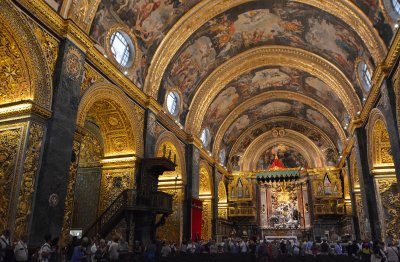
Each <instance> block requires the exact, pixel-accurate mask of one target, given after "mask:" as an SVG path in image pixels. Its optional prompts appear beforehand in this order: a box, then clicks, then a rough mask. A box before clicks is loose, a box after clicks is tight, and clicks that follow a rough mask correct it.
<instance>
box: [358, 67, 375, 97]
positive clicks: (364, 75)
mask: <svg viewBox="0 0 400 262" xmlns="http://www.w3.org/2000/svg"><path fill="white" fill-rule="evenodd" d="M358 71H359V75H360V78H361V79H360V80H361V83H362V84H363V86H364V89H365V90H366V91H367V92H368V91H369V90H370V89H371V85H372V75H371V72H370V69H369V68H368V65H367V64H366V63H364V62H361V63H360V64H359V66H358Z"/></svg>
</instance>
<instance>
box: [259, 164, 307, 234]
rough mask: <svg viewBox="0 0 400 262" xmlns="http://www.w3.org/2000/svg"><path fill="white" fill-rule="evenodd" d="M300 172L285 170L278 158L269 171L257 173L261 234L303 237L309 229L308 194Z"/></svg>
mask: <svg viewBox="0 0 400 262" xmlns="http://www.w3.org/2000/svg"><path fill="white" fill-rule="evenodd" d="M300 171H301V170H300V169H299V168H286V167H285V166H284V165H283V163H282V162H280V160H279V159H278V158H277V157H276V158H275V160H274V161H273V163H272V164H271V166H270V168H269V169H268V170H266V171H260V172H258V173H257V175H256V177H257V182H258V185H259V192H260V194H259V205H260V209H259V210H260V211H259V212H260V214H259V217H260V225H259V226H260V230H261V231H262V234H263V236H269V237H276V238H281V239H282V238H296V239H297V237H304V233H303V232H304V230H305V229H306V228H308V227H309V226H310V214H309V210H308V206H309V204H308V191H307V186H306V182H305V179H304V178H302V177H301V173H300Z"/></svg>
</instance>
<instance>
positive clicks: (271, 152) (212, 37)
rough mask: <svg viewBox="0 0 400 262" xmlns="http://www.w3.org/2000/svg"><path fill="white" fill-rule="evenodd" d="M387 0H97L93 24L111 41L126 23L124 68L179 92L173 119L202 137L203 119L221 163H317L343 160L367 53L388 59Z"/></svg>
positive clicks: (142, 84) (150, 86) (152, 86)
mask: <svg viewBox="0 0 400 262" xmlns="http://www.w3.org/2000/svg"><path fill="white" fill-rule="evenodd" d="M78 2H79V1H78ZM89 2H90V1H89ZM383 2H385V1H379V0H352V1H351V0H336V1H320V0H280V1H276V0H204V1H194V0H185V1H182V0H113V1H107V0H101V1H99V0H93V3H92V6H93V7H92V9H93V12H92V13H93V15H92V18H91V19H92V23H91V26H90V27H89V28H90V30H88V31H89V34H90V36H91V37H92V39H93V40H94V41H96V42H97V43H98V44H99V45H100V46H102V47H103V48H104V49H106V48H107V43H106V42H107V39H108V38H107V36H108V35H109V34H110V31H112V30H113V28H114V29H115V28H119V27H121V28H128V29H129V34H130V35H131V36H133V37H134V38H135V42H136V44H135V47H136V57H137V59H136V60H135V61H136V62H135V63H134V65H133V66H132V67H133V68H132V70H130V71H129V73H126V75H127V77H128V78H130V79H131V80H132V81H133V82H134V83H135V84H136V86H137V87H138V88H140V89H142V90H143V91H144V92H145V93H147V94H148V95H149V96H152V97H154V98H155V99H157V100H158V102H159V103H160V104H164V103H165V99H166V95H167V94H168V92H170V91H171V90H174V91H175V92H177V93H178V94H179V95H180V102H181V107H180V112H179V114H178V115H177V116H171V120H174V121H176V122H179V123H180V124H181V125H182V126H183V127H184V129H185V131H186V132H187V133H189V134H193V135H195V136H200V133H201V131H202V130H203V129H205V128H207V129H208V130H209V133H210V137H211V139H210V143H209V145H206V146H204V147H205V149H207V150H209V151H210V152H211V153H212V155H213V156H214V157H215V158H216V159H218V160H219V161H220V163H221V164H223V165H227V166H229V167H230V168H232V169H242V170H243V169H246V168H250V169H265V168H267V167H268V164H269V163H268V161H270V160H271V157H272V156H278V157H280V158H282V159H283V160H284V161H286V163H287V164H288V166H302V167H315V166H318V165H335V164H336V163H337V161H338V159H339V156H340V154H341V151H342V149H343V146H344V145H345V143H346V140H347V137H348V136H349V134H348V133H347V127H348V124H349V122H350V121H351V119H352V118H353V117H355V116H356V115H357V113H358V112H359V111H360V110H361V109H362V106H363V102H364V99H365V97H367V96H368V88H365V86H364V84H363V82H362V81H361V80H360V68H359V64H360V63H365V64H366V65H368V67H369V70H370V71H371V73H372V72H373V70H374V68H375V67H376V66H377V65H378V64H379V63H380V62H382V60H383V59H384V56H385V54H386V51H387V46H388V45H389V43H390V40H391V38H392V36H393V32H392V25H393V23H394V18H393V16H391V15H390V14H389V13H390V12H389V11H390V10H389V11H388V10H387V9H385V5H384V4H380V3H383ZM94 10H95V11H94ZM279 130H281V131H279ZM276 134H278V135H276ZM255 146H257V147H258V148H256V149H255ZM252 150H255V151H254V154H252V152H249V151H252ZM256 151H257V153H256ZM247 156H249V157H248V158H249V159H244V157H247ZM250 156H251V159H250ZM254 157H256V158H257V159H254ZM258 158H259V159H258ZM313 159H314V160H313ZM315 159H318V161H317V160H315Z"/></svg>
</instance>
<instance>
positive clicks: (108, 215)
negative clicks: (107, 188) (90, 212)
mask: <svg viewBox="0 0 400 262" xmlns="http://www.w3.org/2000/svg"><path fill="white" fill-rule="evenodd" d="M135 205H136V191H135V190H134V189H127V190H124V191H123V192H122V193H121V194H119V195H118V197H117V198H116V199H115V200H114V201H113V202H112V203H111V204H110V206H109V207H108V208H107V209H106V210H104V212H103V213H102V214H101V215H100V216H99V217H98V218H97V219H96V221H95V222H94V223H93V224H92V225H91V226H90V227H89V228H88V229H87V230H86V232H85V233H84V235H85V236H93V235H95V234H96V233H99V232H102V230H103V228H104V227H105V226H106V225H107V223H110V222H111V221H112V220H113V219H114V218H116V217H117V216H118V215H119V214H120V213H121V212H122V211H123V210H124V209H125V208H127V207H133V206H135Z"/></svg>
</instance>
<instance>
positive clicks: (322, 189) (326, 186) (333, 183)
mask: <svg viewBox="0 0 400 262" xmlns="http://www.w3.org/2000/svg"><path fill="white" fill-rule="evenodd" d="M312 184H313V192H314V197H316V198H340V197H342V195H343V193H342V180H341V179H340V174H339V173H333V172H327V173H319V174H315V175H314V176H313V182H312Z"/></svg>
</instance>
